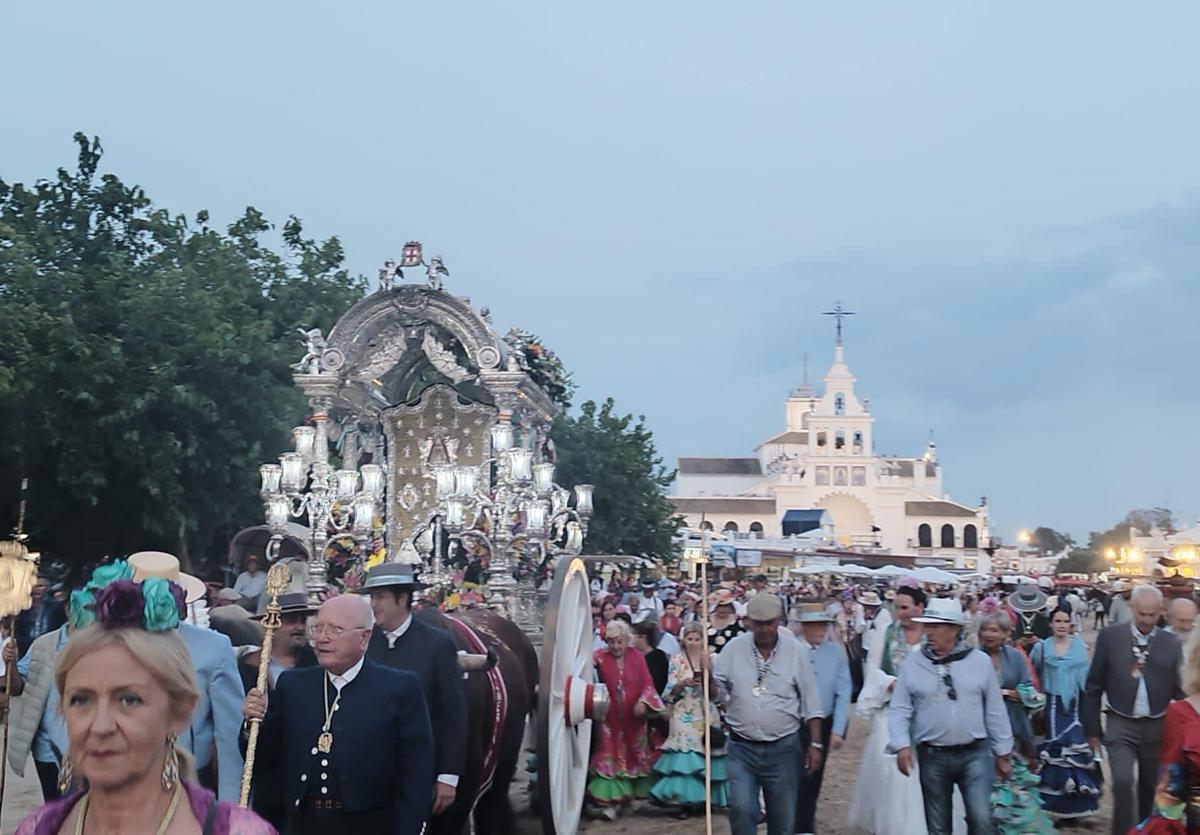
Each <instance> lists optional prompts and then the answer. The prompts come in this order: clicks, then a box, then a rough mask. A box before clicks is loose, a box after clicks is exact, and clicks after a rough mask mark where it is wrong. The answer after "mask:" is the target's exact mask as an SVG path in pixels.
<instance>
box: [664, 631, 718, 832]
mask: <svg viewBox="0 0 1200 835" xmlns="http://www.w3.org/2000/svg"><path fill="white" fill-rule="evenodd" d="M680 639H681V641H682V643H683V646H682V648H681V651H680V652H679V654H678V655H676V656H675V657H674V658H672V659H671V661H670V665H669V667H668V670H667V686H666V688H665V692H664V693H663V701H665V702H666V703H667V707H668V708H669V709H670V711H671V733H670V735H669V736H668V737H667V741H666V742H665V743H664V744H663V749H662V756H660V757H659V758H658V761H657V762H656V763H655V764H654V771H655V773H656V774H658V775H660V777H659V779H658V782H657V783H655V784H654V788H652V789H650V796H651V797H653V798H654V799H655V800H657V801H659V802H660V803H665V804H667V805H671V806H677V807H679V810H680V812H681V813H682V814H684V815H686V814H687V813H689V812H691V811H696V810H700V809H703V808H704V733H705V730H704V676H706V675H708V671H709V667H710V665H711V661H710V658H709V655H708V650H707V648H706V647H705V645H704V644H705V641H704V626H703V625H702V624H700V623H696V622H694V621H693V622H692V623H685V624H684V625H683V630H682V633H681V635H680ZM710 693H711V685H710ZM708 721H709V724H710V725H711V726H715V727H716V728H717V729H718V730H717V732H716V733H715V734H712V735H711V736H710V740H712V739H713V738H714V737H715V739H716V741H717V742H719V743H720V745H719V746H715V747H717V748H718V749H719V750H714V751H713V752H712V760H711V762H712V772H711V783H712V804H713V806H728V805H729V789H728V787H727V786H726V785H725V781H726V779H727V778H726V769H725V751H724V739H723V737H724V734H723V733H722V732H721V731H720V723H721V717H720V715H719V714H718V713H717V706H716V705H715V704H712V703H710V704H709V706H708Z"/></svg>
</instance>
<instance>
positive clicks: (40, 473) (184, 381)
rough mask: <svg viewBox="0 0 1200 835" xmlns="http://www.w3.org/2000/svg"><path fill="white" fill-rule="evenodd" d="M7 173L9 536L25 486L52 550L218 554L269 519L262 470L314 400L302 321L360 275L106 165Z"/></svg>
mask: <svg viewBox="0 0 1200 835" xmlns="http://www.w3.org/2000/svg"><path fill="white" fill-rule="evenodd" d="M75 139H76V142H77V143H78V146H79V159H78V165H77V167H76V168H75V170H67V169H59V170H58V172H57V175H56V176H55V177H54V178H52V179H48V180H39V181H38V182H36V183H34V184H33V185H23V184H20V183H14V184H10V183H7V182H4V181H3V180H0V427H3V430H2V431H0V525H4V526H8V525H11V524H12V523H13V522H14V521H15V518H16V504H17V490H18V486H19V483H20V479H21V477H22V476H25V477H27V478H28V479H29V496H28V497H29V514H28V518H27V528H28V530H29V531H30V533H31V535H32V537H33V540H32V543H33V544H34V545H35V546H36V547H37V548H39V549H40V550H42V551H43V552H46V553H48V554H49V555H51V556H53V557H58V558H64V559H67V560H68V561H83V560H88V559H92V558H95V557H99V556H102V555H105V554H116V553H123V552H127V551H130V550H136V549H141V548H156V547H158V548H164V549H167V550H173V551H177V552H182V553H183V554H184V555H186V554H187V553H188V551H189V550H190V551H191V552H192V553H193V554H196V553H197V552H199V553H201V554H207V555H213V556H216V555H219V554H220V552H221V550H222V549H223V547H224V543H225V542H226V541H227V537H228V536H229V535H230V534H231V533H232V532H233V531H234V530H235V529H236V528H237V527H239V526H241V525H244V524H246V523H251V522H253V521H255V520H256V519H258V518H260V516H261V507H260V505H259V502H258V498H257V495H256V484H257V467H258V464H259V463H260V462H262V461H265V460H271V459H273V458H275V457H276V455H277V454H278V453H279V452H280V451H281V450H282V449H284V448H286V446H287V441H288V439H287V434H286V433H287V430H288V428H289V427H290V426H291V425H292V424H294V423H295V422H296V420H297V419H298V418H299V417H300V416H302V415H303V414H304V411H305V404H304V402H303V398H302V397H301V395H300V394H299V392H298V391H297V390H296V389H295V387H294V386H293V384H292V381H291V370H290V367H289V365H290V363H292V362H294V361H295V360H296V359H298V355H299V353H300V352H301V351H302V346H301V344H300V338H299V335H298V334H297V333H296V329H297V328H299V327H301V326H303V327H322V328H328V327H329V326H330V325H331V324H332V322H333V321H334V320H335V318H336V317H337V315H338V314H339V313H341V311H343V310H344V309H345V308H346V307H347V305H349V304H350V303H352V302H353V301H354V300H355V299H357V298H358V297H360V296H361V295H362V293H363V291H364V287H365V283H364V281H363V280H362V279H361V278H359V277H354V276H351V275H349V274H348V273H347V271H346V270H345V269H344V268H343V265H342V260H343V253H342V248H341V245H340V243H339V242H338V240H337V239H336V238H330V239H329V240H326V241H324V242H317V241H314V240H311V239H309V238H306V237H305V236H304V232H303V229H302V227H301V224H300V222H299V221H298V220H297V219H295V218H291V219H289V220H288V222H287V223H286V224H285V225H284V226H283V228H282V230H281V232H282V247H281V250H282V251H275V250H273V249H272V248H271V247H270V246H268V245H267V244H266V243H264V241H263V238H264V237H265V236H266V235H267V233H269V232H270V231H271V230H272V226H271V224H270V223H269V222H268V221H267V220H266V219H265V218H264V217H263V216H262V215H261V214H260V213H259V212H258V211H257V210H255V209H253V208H248V209H247V210H246V211H245V214H244V215H243V216H242V217H241V218H240V219H238V220H237V221H236V222H234V223H233V224H232V225H230V226H229V227H228V228H227V229H226V230H218V229H215V228H213V227H211V226H210V225H209V222H208V215H207V213H206V212H199V213H197V214H196V216H195V219H194V221H192V222H189V221H188V220H187V219H186V218H185V217H183V216H181V215H176V214H171V213H170V212H168V211H167V210H166V209H163V208H161V207H157V206H155V205H154V204H153V203H152V202H151V200H150V198H149V197H147V195H146V193H145V192H144V191H143V189H142V188H141V187H139V186H130V185H126V184H125V183H123V182H122V181H121V180H120V179H119V178H118V177H116V176H115V175H112V174H101V173H100V171H99V166H100V161H101V154H102V151H101V147H100V143H99V140H98V139H88V138H87V137H85V136H84V135H82V134H76V136H75Z"/></svg>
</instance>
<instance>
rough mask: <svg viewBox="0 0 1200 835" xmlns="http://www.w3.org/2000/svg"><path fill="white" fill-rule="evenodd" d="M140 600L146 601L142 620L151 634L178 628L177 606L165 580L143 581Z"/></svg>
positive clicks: (151, 579) (157, 578) (153, 578)
mask: <svg viewBox="0 0 1200 835" xmlns="http://www.w3.org/2000/svg"><path fill="white" fill-rule="evenodd" d="M142 599H143V600H145V601H146V603H145V608H144V610H143V620H144V623H145V625H146V628H147V629H149V630H150V631H151V632H165V631H167V630H168V629H174V628H175V627H176V626H179V604H178V603H176V602H175V596H174V595H173V594H171V589H170V586H169V584H168V583H167V581H166V580H163V579H162V578H160V577H151V578H150V579H148V580H146V581H144V582H143V583H142Z"/></svg>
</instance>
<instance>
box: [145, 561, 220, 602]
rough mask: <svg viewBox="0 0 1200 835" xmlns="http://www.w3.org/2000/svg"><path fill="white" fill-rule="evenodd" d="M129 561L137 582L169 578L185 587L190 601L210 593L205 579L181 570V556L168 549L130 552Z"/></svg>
mask: <svg viewBox="0 0 1200 835" xmlns="http://www.w3.org/2000/svg"><path fill="white" fill-rule="evenodd" d="M127 562H128V563H129V569H130V571H132V572H133V581H134V582H135V583H140V582H141V581H142V580H150V579H152V578H158V579H161V580H168V581H170V582H172V583H174V584H175V585H177V586H179V587H180V588H181V589H183V594H184V597H185V599H186V600H187V602H188V603H195V602H196V601H197V600H203V599H204V595H205V594H207V593H208V586H206V585H205V584H204V581H203V580H201V579H200V578H199V577H193V576H192V575H191V574H185V573H184V572H183V571H180V570H179V558H178V557H176V556H175V555H174V554H168V553H167V552H166V551H138V552H137V553H136V554H130V555H129V557H128V559H127Z"/></svg>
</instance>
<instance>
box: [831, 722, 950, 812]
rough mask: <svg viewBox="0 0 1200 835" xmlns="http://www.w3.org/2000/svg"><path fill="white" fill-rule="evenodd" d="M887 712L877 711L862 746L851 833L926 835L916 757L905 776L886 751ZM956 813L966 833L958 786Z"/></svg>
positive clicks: (923, 806)
mask: <svg viewBox="0 0 1200 835" xmlns="http://www.w3.org/2000/svg"><path fill="white" fill-rule="evenodd" d="M886 714H887V711H886V710H876V711H875V712H874V715H873V716H872V717H871V732H870V734H869V735H868V736H867V741H866V743H865V745H864V746H863V756H862V762H861V763H860V764H859V767H858V780H857V782H855V784H854V799H853V801H851V803H850V812H849V814H848V815H847V816H846V825H847V826H848V827H849V829H850V830H851V831H852V832H868V833H873V835H926V833H927V832H928V831H929V830H928V829H926V827H925V801H924V800H923V799H922V797H921V780H920V778H919V777H918V776H917V763H916V758H915V757H914V758H913V767H912V769H911V773H910V774H909V775H908V776H907V777H905V776H904V775H903V774H901V773H900V769H898V768H897V767H896V755H895V754H889V753H887V752H886V751H885V750H884V749H885V747H886V746H887V740H888V730H887V715H886ZM953 816H954V818H953V819H954V832H955V835H964V833H966V831H967V826H966V819H965V814H964V807H963V802H962V796H961V795H960V794H959V791H958V789H955V790H954V810H953Z"/></svg>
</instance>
